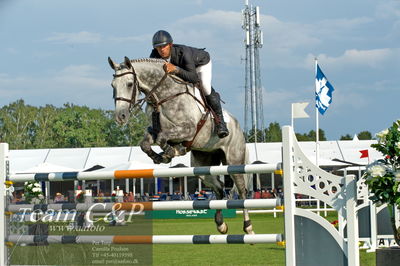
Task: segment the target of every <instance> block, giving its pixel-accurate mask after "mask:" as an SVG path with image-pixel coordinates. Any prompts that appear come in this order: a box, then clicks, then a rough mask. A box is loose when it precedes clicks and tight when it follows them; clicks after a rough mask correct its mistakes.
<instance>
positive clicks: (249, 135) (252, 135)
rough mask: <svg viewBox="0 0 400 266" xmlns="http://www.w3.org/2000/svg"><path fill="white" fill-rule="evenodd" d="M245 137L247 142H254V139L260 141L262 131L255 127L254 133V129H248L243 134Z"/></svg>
mask: <svg viewBox="0 0 400 266" xmlns="http://www.w3.org/2000/svg"><path fill="white" fill-rule="evenodd" d="M245 137H246V141H247V142H248V143H254V142H255V140H256V139H257V142H262V131H261V130H259V129H257V132H256V134H255V133H254V129H250V130H249V132H248V133H247V134H245ZM256 137H257V138H256Z"/></svg>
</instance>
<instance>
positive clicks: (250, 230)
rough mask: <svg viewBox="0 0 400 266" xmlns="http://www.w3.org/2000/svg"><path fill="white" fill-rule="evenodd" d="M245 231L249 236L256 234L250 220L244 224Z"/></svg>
mask: <svg viewBox="0 0 400 266" xmlns="http://www.w3.org/2000/svg"><path fill="white" fill-rule="evenodd" d="M243 231H244V232H245V233H246V234H249V235H254V234H255V233H254V231H253V225H252V224H251V221H250V220H249V221H245V222H244V224H243Z"/></svg>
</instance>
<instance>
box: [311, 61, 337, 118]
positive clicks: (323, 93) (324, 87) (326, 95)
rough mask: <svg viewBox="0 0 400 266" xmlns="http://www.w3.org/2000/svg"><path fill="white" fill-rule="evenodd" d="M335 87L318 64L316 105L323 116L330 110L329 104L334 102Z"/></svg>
mask: <svg viewBox="0 0 400 266" xmlns="http://www.w3.org/2000/svg"><path fill="white" fill-rule="evenodd" d="M333 91H334V88H333V86H332V85H331V84H330V83H329V81H328V80H327V79H326V77H325V75H324V73H323V72H322V70H321V69H320V68H319V66H318V64H316V76H315V105H316V107H317V108H318V111H319V112H320V114H321V115H323V114H324V113H325V111H326V110H327V109H328V107H329V104H330V103H331V102H332V93H333Z"/></svg>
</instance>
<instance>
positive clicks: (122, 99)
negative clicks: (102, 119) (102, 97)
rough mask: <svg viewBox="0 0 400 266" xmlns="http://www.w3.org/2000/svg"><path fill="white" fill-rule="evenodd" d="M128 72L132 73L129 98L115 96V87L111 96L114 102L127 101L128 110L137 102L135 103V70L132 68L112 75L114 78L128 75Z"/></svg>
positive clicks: (136, 87) (136, 80)
mask: <svg viewBox="0 0 400 266" xmlns="http://www.w3.org/2000/svg"><path fill="white" fill-rule="evenodd" d="M129 74H132V75H133V85H132V86H133V88H132V95H131V98H130V99H128V98H125V97H115V88H114V95H113V98H114V102H116V101H125V102H128V103H129V111H131V110H132V109H133V108H134V107H135V106H136V105H137V104H135V96H136V90H137V89H138V87H139V81H138V79H137V76H136V72H135V70H134V69H133V68H132V71H128V72H124V73H121V74H114V75H113V76H114V78H119V77H122V76H125V75H129Z"/></svg>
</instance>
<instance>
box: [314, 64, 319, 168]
mask: <svg viewBox="0 0 400 266" xmlns="http://www.w3.org/2000/svg"><path fill="white" fill-rule="evenodd" d="M317 66H318V60H317V58H316V57H315V77H314V82H315V79H316V77H317ZM315 91H317V84H316V83H315ZM314 97H315V96H314ZM315 101H317V98H315ZM318 113H319V112H318V107H317V104H316V102H315V128H316V129H315V165H317V166H318V165H319V164H318V158H319V116H318Z"/></svg>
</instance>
